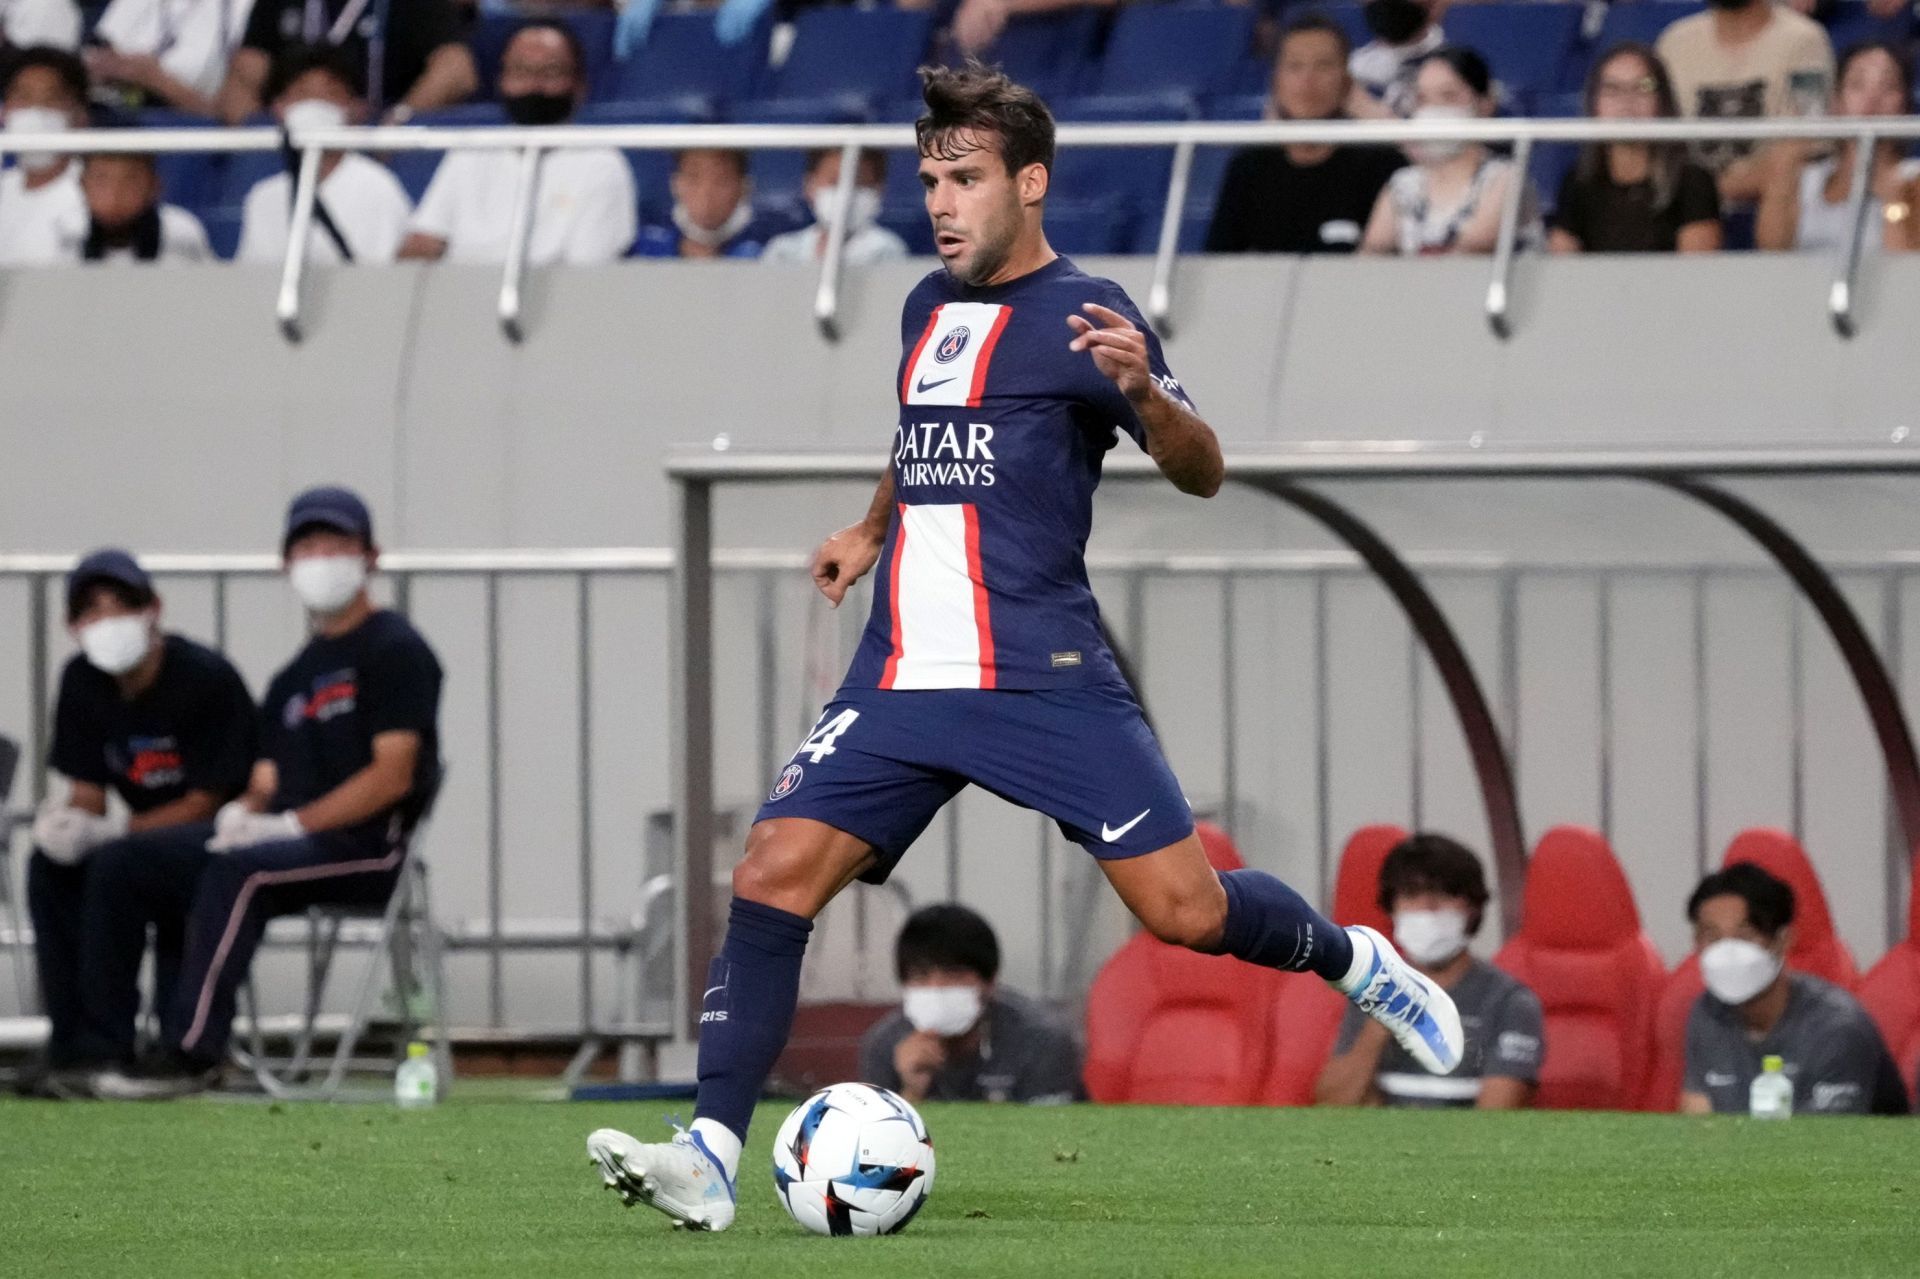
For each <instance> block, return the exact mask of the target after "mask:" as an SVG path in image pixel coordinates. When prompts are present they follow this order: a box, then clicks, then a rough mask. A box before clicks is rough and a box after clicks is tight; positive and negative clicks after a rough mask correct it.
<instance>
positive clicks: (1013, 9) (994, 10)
mask: <svg viewBox="0 0 1920 1279" xmlns="http://www.w3.org/2000/svg"><path fill="white" fill-rule="evenodd" d="M735 2H736V3H737V2H738V0H735ZM1117 2H1118V0H959V3H958V5H957V6H956V7H955V8H953V9H952V13H953V18H952V25H951V26H950V27H949V28H948V34H949V35H950V36H951V37H952V39H953V47H954V49H955V51H956V52H958V53H960V54H962V55H964V56H966V57H972V56H974V55H975V54H978V53H980V52H982V51H983V50H985V49H986V48H987V46H988V45H990V44H992V43H993V42H994V41H995V40H998V39H999V38H1000V33H1001V32H1002V31H1004V30H1006V28H1007V21H1008V20H1009V19H1011V18H1018V17H1021V16H1023V15H1027V14H1035V13H1057V12H1059V11H1060V10H1062V9H1079V8H1112V7H1113V6H1114V5H1115V4H1116V3H1117ZM721 7H722V8H725V7H726V5H725V4H723V5H722V6H721ZM900 8H902V9H935V10H943V9H945V8H946V6H945V5H944V4H939V3H935V0H900Z"/></svg>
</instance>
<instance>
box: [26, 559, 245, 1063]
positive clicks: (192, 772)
mask: <svg viewBox="0 0 1920 1279" xmlns="http://www.w3.org/2000/svg"><path fill="white" fill-rule="evenodd" d="M160 618H161V603H160V596H159V595H158V594H157V593H156V592H155V591H154V589H153V581H152V579H151V578H149V577H148V576H147V573H146V571H145V570H144V569H142V568H141V567H140V564H139V562H138V561H136V560H135V559H134V558H133V556H131V555H129V554H128V553H127V552H125V551H122V550H102V551H95V552H94V553H93V554H91V555H89V556H87V557H86V558H85V559H83V560H81V561H80V563H79V564H78V565H76V566H75V568H74V570H73V572H72V573H71V574H69V575H68V577H67V627H68V630H69V631H70V632H71V633H72V635H73V637H74V640H75V642H77V643H78V644H79V645H80V652H79V654H77V655H76V656H75V657H74V658H73V660H71V661H69V662H68V663H67V666H66V669H65V670H64V671H62V672H61V674H60V693H59V697H58V700H57V702H56V703H55V707H56V709H55V712H54V720H53V747H52V750H51V751H50V752H49V753H48V759H47V765H48V767H50V768H51V769H53V771H54V772H56V773H58V774H60V775H61V776H62V777H64V778H66V779H67V781H68V783H69V789H68V792H67V794H66V795H65V796H64V797H62V798H60V799H50V800H49V801H48V802H47V803H45V804H43V805H42V806H41V808H40V812H39V815H38V816H37V818H36V819H35V821H34V824H33V843H34V852H33V856H32V858H31V859H30V860H29V861H28V862H27V906H28V911H29V913H30V914H31V915H32V917H33V936H34V957H35V959H36V960H37V962H38V966H39V973H40V990H41V998H42V1000H43V1002H44V1003H45V1005H46V1010H47V1017H48V1020H50V1021H51V1022H52V1037H51V1039H50V1040H49V1043H48V1049H47V1061H46V1066H47V1070H46V1071H45V1072H36V1073H35V1074H34V1075H33V1077H32V1091H34V1092H35V1093H36V1094H37V1095H67V1094H68V1093H70V1092H71V1091H73V1089H72V1087H71V1086H72V1085H74V1084H77V1083H78V1081H79V1076H81V1075H83V1074H84V1072H85V1071H86V1070H87V1069H88V1068H90V1067H97V1066H100V1065H104V1064H107V1063H110V1062H112V1061H114V1060H116V1059H118V1057H119V1056H121V1055H122V1054H123V1052H124V1050H125V1049H127V1048H130V1047H131V1044H130V1043H129V1044H126V1045H121V1044H117V1043H99V1042H94V1041H92V1040H90V1039H89V1038H88V1037H87V1036H85V1035H84V1034H83V1024H82V1008H83V997H82V990H81V985H80V981H81V971H82V956H83V954H84V952H85V949H86V947H87V943H88V938H87V936H86V933H85V930H84V929H83V927H82V916H83V912H84V910H85V904H86V888H87V878H88V871H89V860H90V859H89V854H92V853H96V852H100V851H106V850H109V849H113V848H116V847H120V846H124V847H125V848H127V849H128V850H129V851H128V852H127V854H126V855H127V856H134V857H137V856H139V855H140V848H141V845H142V842H143V841H144V839H145V838H146V837H147V836H148V835H149V834H150V833H161V834H164V833H166V832H168V831H170V830H172V829H175V828H178V827H180V826H182V825H186V824H191V823H195V822H205V821H207V820H208V819H209V818H211V817H212V816H213V814H214V811H215V810H216V809H217V808H219V806H220V805H221V804H222V803H224V802H226V801H227V800H229V799H231V798H233V797H234V796H235V795H238V794H239V793H240V792H241V790H242V789H244V788H245V786H246V784H247V770H248V769H249V768H250V767H251V766H252V761H253V756H254V710H253V698H252V697H251V696H249V695H248V693H247V687H246V685H245V684H244V683H243V682H242V681H241V679H240V675H239V672H237V671H235V670H234V669H233V665H232V663H230V662H228V661H227V659H226V658H224V657H222V656H221V655H220V654H218V653H216V652H214V651H213V650H212V649H209V648H205V647H202V646H201V645H199V644H196V643H194V642H193V641H192V640H190V639H187V638H186V637H184V636H181V635H170V634H168V633H167V632H165V631H164V630H162V629H161V626H160ZM109 790H111V791H112V792H113V793H114V794H116V795H118V796H119V797H120V802H121V803H122V804H124V805H125V806H126V808H125V811H110V810H109V809H108V806H107V792H108V791H109ZM144 942H145V937H144V935H143V936H142V937H141V939H140V943H141V944H142V946H144ZM180 944H181V937H180V931H179V929H178V928H177V927H173V928H162V929H161V930H160V932H159V935H158V937H157V938H156V940H155V951H156V953H155V957H154V959H155V969H156V971H157V973H158V974H159V980H158V982H157V985H158V987H159V990H158V994H159V995H160V996H161V997H164V995H165V994H166V993H167V991H168V989H169V988H170V983H171V980H172V975H173V974H174V973H175V972H176V971H177V970H178V969H179V967H180ZM135 963H136V965H137V964H138V955H137V952H136V957H135ZM128 1031H129V1033H131V1031H132V1019H131V1018H129V1019H128ZM69 1076H73V1077H72V1078H69Z"/></svg>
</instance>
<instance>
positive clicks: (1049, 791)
mask: <svg viewBox="0 0 1920 1279" xmlns="http://www.w3.org/2000/svg"><path fill="white" fill-rule="evenodd" d="M969 783H972V784H973V785H975V786H978V787H980V788H981V789H983V790H987V791H991V792H992V793H993V794H995V795H998V796H1000V798H1002V799H1004V800H1007V801H1009V802H1011V803H1014V804H1018V805H1020V806H1021V807H1022V808H1031V809H1033V810H1034V811H1036V812H1039V813H1044V814H1045V815H1046V816H1048V817H1051V818H1053V820H1054V821H1055V822H1057V823H1058V824H1059V826H1060V833H1061V834H1063V835H1065V836H1066V837H1067V838H1068V839H1070V840H1072V841H1073V842H1074V843H1076V844H1079V845H1080V846H1081V847H1082V848H1084V849H1086V850H1087V851H1088V852H1090V853H1092V854H1093V855H1094V856H1095V857H1101V858H1122V857H1138V856H1140V855H1141V854H1142V853H1151V852H1154V851H1156V850H1158V849H1161V848H1165V847H1167V846H1168V845H1170V844H1177V843H1179V842H1180V841H1181V840H1183V839H1185V838H1186V837H1187V836H1188V835H1190V834H1192V833H1193V811H1192V809H1191V808H1189V807H1188V805H1187V799H1186V796H1185V795H1184V794H1182V793H1181V790H1180V783H1179V782H1178V781H1177V780H1175V778H1174V776H1173V770H1172V769H1171V768H1169V767H1167V761H1166V757H1165V756H1164V755H1162V754H1161V752H1160V743H1159V742H1158V741H1157V740H1156V739H1155V738H1154V735H1153V730H1152V729H1150V728H1148V727H1147V721H1146V718H1145V717H1144V716H1142V715H1141V713H1140V707H1139V704H1138V703H1136V702H1135V701H1134V700H1133V694H1132V692H1131V690H1129V689H1128V688H1127V687H1126V686H1124V685H1117V684H1107V685H1097V686H1094V687H1090V688H1085V687H1083V688H1061V689H1037V690H1027V691H1022V690H1016V689H971V688H954V689H914V690H881V689H876V688H843V689H841V690H840V692H839V694H838V695H837V696H836V697H835V698H834V699H833V701H832V702H830V703H828V705H827V709H826V710H825V711H823V712H821V714H820V720H819V723H817V724H815V725H814V729H813V732H812V733H811V734H809V735H808V737H807V740H806V742H805V744H803V745H802V746H801V747H800V749H799V750H798V751H795V752H794V755H793V759H792V760H791V761H790V762H789V763H788V764H787V766H786V767H785V768H784V769H782V770H781V773H780V776H779V777H778V778H777V779H776V780H775V782H774V786H773V792H772V793H771V794H770V795H768V796H767V802H766V803H765V804H763V805H761V808H760V812H759V815H758V816H757V817H756V818H755V820H756V821H766V820H767V819H769V818H773V817H808V818H812V819H813V820H814V821H817V822H825V823H826V824H827V825H829V826H832V827H834V828H835V829H837V830H843V831H845V832H847V833H848V834H849V835H853V836H855V837H857V838H859V839H863V840H865V841H866V842H867V843H869V844H871V845H872V846H873V848H874V850H875V851H876V852H877V853H878V854H879V858H880V860H879V863H878V864H877V865H876V866H874V868H873V869H872V870H870V871H868V872H867V873H866V874H864V875H862V876H861V879H863V880H865V881H867V882H868V883H874V884H878V883H882V882H884V881H885V880H886V878H887V876H888V875H890V874H892V872H893V868H894V866H895V865H896V864H898V862H899V861H900V858H901V856H902V855H903V854H905V852H906V851H907V849H908V848H909V847H910V846H911V845H912V844H913V841H914V840H916V839H918V838H919V837H920V832H922V831H924V830H925V829H926V828H927V825H928V823H930V822H932V821H933V818H934V814H936V813H938V812H939V811H940V808H941V806H942V805H944V804H945V803H946V802H947V801H948V800H950V799H952V798H953V797H954V796H955V795H958V794H959V793H960V792H961V791H962V790H963V789H965V788H966V786H967V785H968V784H969Z"/></svg>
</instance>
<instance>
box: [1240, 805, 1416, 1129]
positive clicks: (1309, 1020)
mask: <svg viewBox="0 0 1920 1279" xmlns="http://www.w3.org/2000/svg"><path fill="white" fill-rule="evenodd" d="M1406 837H1407V832H1406V831H1404V830H1402V829H1401V828H1400V827H1398V826H1363V827H1361V828H1360V829H1359V830H1357V831H1355V832H1354V833H1353V838H1352V839H1349V840H1348V841H1347V846H1346V848H1345V849H1344V850H1343V851H1342V852H1341V854H1340V869H1339V872H1338V874H1337V875H1336V876H1335V877H1334V887H1333V922H1334V923H1336V924H1340V925H1342V926H1343V927H1344V926H1347V925H1351V924H1365V925H1367V926H1368V927H1369V928H1377V929H1379V930H1381V931H1382V932H1386V933H1389V934H1391V932H1392V931H1393V923H1392V921H1391V920H1389V919H1388V918H1387V913H1386V912H1385V911H1383V910H1381V909H1380V902H1379V897H1380V863H1381V862H1383V861H1385V860H1386V857H1387V854H1388V853H1389V852H1391V851H1392V849H1393V846H1394V845H1395V844H1397V843H1399V842H1400V841H1401V840H1403V839H1405V838H1406ZM1346 1010H1347V1001H1346V1000H1345V999H1342V998H1341V997H1340V995H1339V994H1338V993H1337V992H1336V991H1335V990H1334V989H1333V988H1332V987H1331V986H1329V985H1327V983H1326V982H1324V981H1322V980H1320V978H1318V977H1316V976H1314V975H1313V974H1312V973H1288V974H1285V975H1283V976H1282V977H1281V979H1280V994H1279V998H1278V999H1277V1000H1276V1001H1275V1003H1274V1008H1273V1043H1272V1045H1271V1047H1270V1049H1269V1051H1268V1063H1267V1078H1266V1082H1265V1083H1264V1084H1263V1085H1262V1086H1261V1089H1260V1100H1261V1102H1263V1103H1264V1104H1266V1105H1269V1106H1310V1105H1312V1104H1313V1086H1314V1083H1315V1081H1316V1080H1318V1079H1319V1078H1320V1071H1321V1069H1322V1068H1323V1067H1324V1066H1325V1065H1326V1064H1327V1057H1328V1056H1329V1055H1330V1054H1331V1053H1332V1052H1333V1044H1334V1040H1335V1039H1336V1038H1337V1037H1338V1035H1339V1032H1340V1018H1341V1016H1342V1015H1344V1014H1345V1012H1346Z"/></svg>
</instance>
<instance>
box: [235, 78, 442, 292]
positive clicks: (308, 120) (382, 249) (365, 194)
mask: <svg viewBox="0 0 1920 1279" xmlns="http://www.w3.org/2000/svg"><path fill="white" fill-rule="evenodd" d="M359 77H360V64H359V63H358V62H356V61H355V60H354V59H352V58H351V57H348V56H347V55H346V54H344V53H343V52H342V51H341V50H340V48H339V47H338V46H335V45H326V44H317V45H316V44H307V45H296V46H294V47H293V48H291V49H288V50H287V51H286V52H284V53H282V54H281V55H280V57H278V58H277V59H275V60H274V66H273V78H272V80H271V81H270V82H269V86H268V89H267V93H268V96H269V98H270V100H271V101H272V102H273V114H274V115H275V116H276V117H277V118H278V119H279V120H280V122H281V123H282V124H284V125H286V126H288V127H289V128H292V129H326V128H338V127H339V126H341V125H344V124H359V123H361V122H362V121H363V120H365V118H366V111H367V106H366V102H365V100H364V99H363V98H362V97H361V95H360V80H359ZM292 167H293V166H292V165H291V164H290V165H289V166H288V170H287V171H283V172H280V173H276V174H274V175H273V176H271V177H267V178H262V179H261V180H260V181H258V182H256V183H254V185H253V189H252V190H251V191H248V192H247V199H246V203H245V204H244V205H243V206H242V208H241V212H240V249H239V252H238V253H237V254H236V255H235V256H236V258H237V259H238V260H239V261H241V262H271V263H278V262H280V261H281V260H282V259H283V258H284V257H285V256H286V252H287V231H288V224H289V222H290V220H291V218H292V216H293V175H292V172H291V170H292ZM313 213H314V219H313V229H312V231H311V232H309V233H308V237H307V253H308V255H309V257H310V258H311V260H313V261H315V262H373V263H381V264H384V263H388V262H391V261H393V260H394V258H395V257H396V256H397V255H398V254H399V252H400V246H401V244H402V243H403V242H404V241H405V240H406V238H407V223H408V222H409V221H410V220H411V219H412V217H413V202H412V201H411V200H409V199H408V198H407V192H406V188H405V187H402V186H401V185H400V179H398V178H396V177H394V176H393V174H392V172H390V171H389V170H388V169H387V166H385V165H384V164H381V163H379V162H378V161H375V160H370V159H368V158H367V157H366V156H364V155H361V154H360V153H358V152H356V151H328V152H326V153H325V154H324V155H322V156H321V157H320V189H319V192H318V194H317V198H316V199H315V200H314V206H313Z"/></svg>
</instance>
